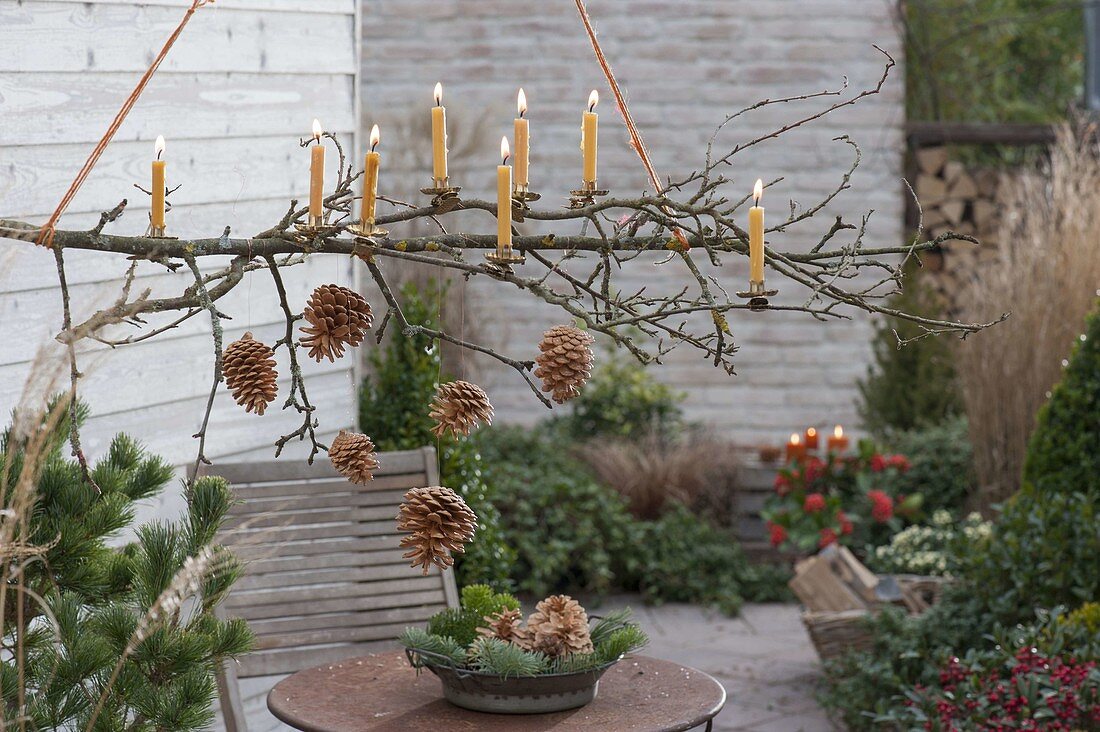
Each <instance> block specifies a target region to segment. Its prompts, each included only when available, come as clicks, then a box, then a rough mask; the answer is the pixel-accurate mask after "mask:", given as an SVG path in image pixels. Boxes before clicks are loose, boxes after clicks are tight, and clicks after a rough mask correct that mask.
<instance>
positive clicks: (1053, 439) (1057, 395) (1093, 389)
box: [1024, 300, 1100, 496]
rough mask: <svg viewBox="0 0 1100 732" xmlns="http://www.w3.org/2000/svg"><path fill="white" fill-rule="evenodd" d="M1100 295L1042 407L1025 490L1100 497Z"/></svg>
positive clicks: (1027, 467) (1033, 440)
mask: <svg viewBox="0 0 1100 732" xmlns="http://www.w3.org/2000/svg"><path fill="white" fill-rule="evenodd" d="M1098 446H1100V300H1098V301H1097V305H1096V308H1095V309H1094V310H1093V312H1092V313H1091V314H1090V315H1089V317H1088V318H1087V319H1086V321H1085V328H1084V331H1083V333H1082V334H1081V336H1080V338H1079V340H1078V342H1077V343H1076V344H1075V345H1074V349H1073V354H1072V355H1071V356H1070V358H1069V365H1067V366H1066V368H1065V371H1064V373H1063V375H1062V380H1061V381H1060V382H1059V383H1058V385H1057V386H1055V387H1054V390H1053V392H1052V393H1051V397H1050V401H1048V402H1047V403H1046V404H1045V405H1043V408H1042V409H1041V410H1040V411H1039V417H1038V425H1037V427H1036V428H1035V431H1034V432H1033V433H1032V435H1031V442H1030V444H1029V445H1028V452H1027V459H1026V462H1025V463H1024V492H1025V493H1031V492H1035V491H1036V490H1041V486H1040V485H1039V484H1040V483H1042V484H1043V485H1044V486H1048V487H1049V486H1061V487H1063V488H1065V489H1068V490H1074V491H1087V492H1089V493H1090V494H1092V495H1093V496H1100V448H1098Z"/></svg>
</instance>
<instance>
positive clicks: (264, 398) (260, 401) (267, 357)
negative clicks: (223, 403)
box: [222, 333, 279, 414]
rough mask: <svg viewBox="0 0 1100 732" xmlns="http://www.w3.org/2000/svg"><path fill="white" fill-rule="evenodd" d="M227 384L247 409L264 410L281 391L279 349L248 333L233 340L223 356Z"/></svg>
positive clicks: (261, 411) (250, 410) (237, 400)
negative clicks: (276, 357)
mask: <svg viewBox="0 0 1100 732" xmlns="http://www.w3.org/2000/svg"><path fill="white" fill-rule="evenodd" d="M222 373H223V374H224V375H225V385H226V386H227V387H229V389H230V390H232V392H233V400H234V401H236V402H237V404H240V405H241V406H242V407H244V410H245V411H246V412H255V413H256V414H263V413H264V410H265V409H267V405H268V404H270V403H271V402H273V401H275V395H276V394H277V393H278V392H279V385H278V384H277V383H276V381H275V380H276V379H278V378H279V372H278V371H276V370H275V352H274V351H273V350H271V348H269V347H268V346H266V345H265V344H263V343H261V342H260V341H257V340H253V339H252V333H245V334H244V337H242V338H241V339H240V340H239V341H234V342H233V343H230V344H229V348H227V349H225V354H224V355H223V356H222Z"/></svg>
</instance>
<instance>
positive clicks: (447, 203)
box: [420, 178, 462, 214]
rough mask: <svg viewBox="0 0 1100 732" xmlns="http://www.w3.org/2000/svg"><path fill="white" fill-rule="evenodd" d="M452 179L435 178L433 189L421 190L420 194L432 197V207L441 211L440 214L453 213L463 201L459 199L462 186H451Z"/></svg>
mask: <svg viewBox="0 0 1100 732" xmlns="http://www.w3.org/2000/svg"><path fill="white" fill-rule="evenodd" d="M449 181H450V178H433V179H432V183H433V185H432V187H431V188H421V189H420V192H421V193H423V194H424V195H426V196H431V197H432V206H435V207H436V208H437V209H439V213H441V214H444V213H447V212H448V211H453V210H454V209H455V208H457V207H458V205H459V204H460V203H461V201H460V200H459V198H458V192H459V191H461V190H462V188H461V187H460V186H452V185H450V182H449Z"/></svg>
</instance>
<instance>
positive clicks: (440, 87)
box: [435, 81, 443, 107]
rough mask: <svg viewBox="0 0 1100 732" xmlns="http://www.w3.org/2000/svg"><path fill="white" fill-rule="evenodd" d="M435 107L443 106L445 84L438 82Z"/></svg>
mask: <svg viewBox="0 0 1100 732" xmlns="http://www.w3.org/2000/svg"><path fill="white" fill-rule="evenodd" d="M435 106H437V107H442V106H443V82H441V81H438V82H436V84H435Z"/></svg>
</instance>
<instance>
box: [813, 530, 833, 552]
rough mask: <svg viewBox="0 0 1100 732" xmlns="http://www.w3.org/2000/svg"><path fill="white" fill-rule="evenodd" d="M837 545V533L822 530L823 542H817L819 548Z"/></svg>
mask: <svg viewBox="0 0 1100 732" xmlns="http://www.w3.org/2000/svg"><path fill="white" fill-rule="evenodd" d="M835 543H836V532H835V531H833V530H832V529H822V530H821V540H820V541H818V542H817V545H818V547H820V548H821V549H824V548H825V547H827V546H829V545H830V544H835Z"/></svg>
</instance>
